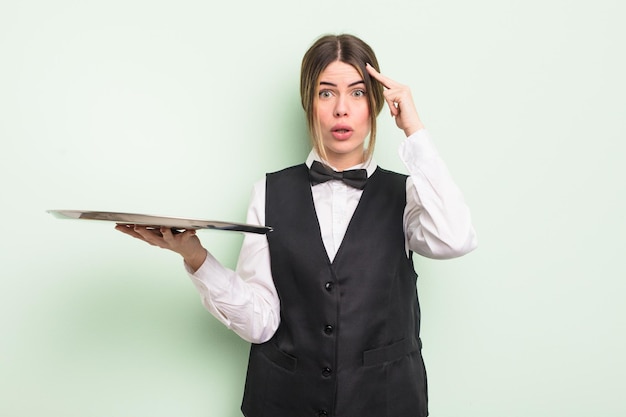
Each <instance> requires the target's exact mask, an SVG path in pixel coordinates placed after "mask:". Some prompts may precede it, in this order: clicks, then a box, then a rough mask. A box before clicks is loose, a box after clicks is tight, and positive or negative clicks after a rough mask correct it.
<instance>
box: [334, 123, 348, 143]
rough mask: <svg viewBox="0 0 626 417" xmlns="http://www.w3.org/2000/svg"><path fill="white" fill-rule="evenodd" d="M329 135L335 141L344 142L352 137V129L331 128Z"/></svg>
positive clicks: (346, 127) (341, 126)
mask: <svg viewBox="0 0 626 417" xmlns="http://www.w3.org/2000/svg"><path fill="white" fill-rule="evenodd" d="M331 133H332V134H333V137H334V138H335V139H337V140H346V139H350V137H351V136H352V129H351V128H350V127H349V126H344V125H337V126H333V128H332V130H331Z"/></svg>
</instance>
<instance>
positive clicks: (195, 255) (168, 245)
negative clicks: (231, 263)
mask: <svg viewBox="0 0 626 417" xmlns="http://www.w3.org/2000/svg"><path fill="white" fill-rule="evenodd" d="M115 229H116V230H119V231H120V232H122V233H125V234H127V235H129V236H132V237H134V238H136V239H139V240H143V241H144V242H146V243H149V244H150V245H152V246H158V247H159V248H163V249H169V250H171V251H173V252H176V253H178V254H179V255H181V256H182V257H183V259H184V260H185V262H186V263H187V265H189V267H190V268H191V269H192V270H193V271H194V272H195V271H197V270H198V268H200V267H201V266H202V264H203V263H204V260H205V259H206V255H207V252H206V249H204V247H203V246H202V244H201V243H200V239H198V236H196V231H195V230H193V229H190V230H185V231H184V232H182V233H176V234H174V233H172V230H171V229H170V228H169V227H161V228H160V229H154V228H148V227H146V226H138V225H133V224H118V225H117V226H115Z"/></svg>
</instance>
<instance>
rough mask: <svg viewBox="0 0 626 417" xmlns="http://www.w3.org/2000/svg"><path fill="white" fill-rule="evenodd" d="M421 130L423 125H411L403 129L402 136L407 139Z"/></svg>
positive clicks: (419, 123)
mask: <svg viewBox="0 0 626 417" xmlns="http://www.w3.org/2000/svg"><path fill="white" fill-rule="evenodd" d="M422 129H424V124H423V123H422V122H418V123H415V124H413V125H411V126H410V127H407V128H405V129H404V134H405V135H406V137H407V138H408V137H409V136H411V135H413V134H415V133H417V132H419V131H420V130H422Z"/></svg>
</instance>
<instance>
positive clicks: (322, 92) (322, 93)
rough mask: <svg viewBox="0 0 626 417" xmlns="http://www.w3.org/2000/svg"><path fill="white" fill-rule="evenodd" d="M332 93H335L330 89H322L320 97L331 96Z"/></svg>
mask: <svg viewBox="0 0 626 417" xmlns="http://www.w3.org/2000/svg"><path fill="white" fill-rule="evenodd" d="M332 95H333V93H331V92H330V91H328V90H322V91H320V92H319V97H320V98H329V97H331V96H332Z"/></svg>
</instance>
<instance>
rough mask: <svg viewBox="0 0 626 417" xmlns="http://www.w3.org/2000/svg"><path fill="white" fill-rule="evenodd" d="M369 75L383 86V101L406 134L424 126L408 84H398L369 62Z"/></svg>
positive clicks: (410, 133) (409, 134)
mask: <svg viewBox="0 0 626 417" xmlns="http://www.w3.org/2000/svg"><path fill="white" fill-rule="evenodd" d="M366 68H367V72H368V73H369V75H370V76H371V77H372V78H374V79H375V80H378V82H380V83H381V84H382V85H383V87H385V91H384V95H385V101H386V102H387V104H388V105H389V110H390V111H391V117H393V118H395V119H396V124H397V125H398V127H399V128H400V129H402V130H403V131H404V133H405V134H406V135H407V136H411V135H412V134H413V133H415V132H417V131H418V130H420V129H423V128H424V125H423V124H422V121H421V120H420V117H419V115H418V114H417V109H416V108H415V104H414V103H413V95H412V94H411V90H410V89H409V87H408V86H406V85H403V84H400V83H398V82H396V81H394V80H392V79H391V78H388V77H385V76H384V75H382V74H381V73H379V72H378V71H376V69H375V68H374V67H372V66H371V65H370V64H367V65H366Z"/></svg>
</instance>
